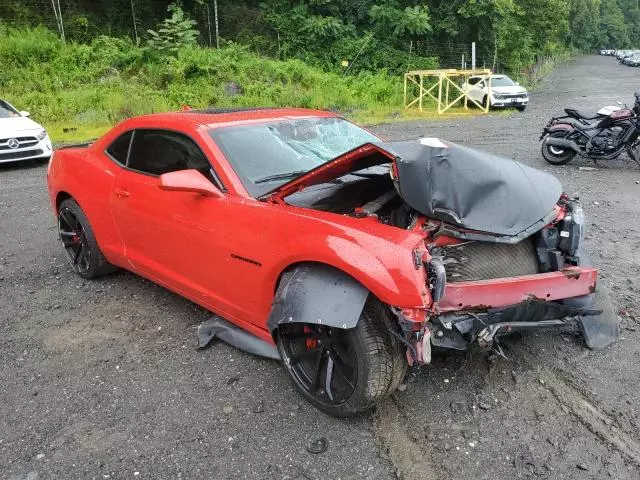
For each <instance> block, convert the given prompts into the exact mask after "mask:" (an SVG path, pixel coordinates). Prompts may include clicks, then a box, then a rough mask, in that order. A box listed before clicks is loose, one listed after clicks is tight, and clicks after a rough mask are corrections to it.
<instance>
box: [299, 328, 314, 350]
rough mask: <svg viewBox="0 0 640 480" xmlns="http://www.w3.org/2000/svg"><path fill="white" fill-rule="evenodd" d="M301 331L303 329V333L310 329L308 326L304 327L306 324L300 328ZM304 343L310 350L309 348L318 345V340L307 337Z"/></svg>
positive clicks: (308, 331) (309, 331)
mask: <svg viewBox="0 0 640 480" xmlns="http://www.w3.org/2000/svg"><path fill="white" fill-rule="evenodd" d="M302 331H303V332H304V333H311V329H310V328H309V327H306V326H305V327H304V328H303V330H302ZM305 345H306V346H307V348H308V349H309V350H311V349H313V348H316V347H317V346H318V341H317V340H313V339H311V338H308V339H307V340H306V341H305Z"/></svg>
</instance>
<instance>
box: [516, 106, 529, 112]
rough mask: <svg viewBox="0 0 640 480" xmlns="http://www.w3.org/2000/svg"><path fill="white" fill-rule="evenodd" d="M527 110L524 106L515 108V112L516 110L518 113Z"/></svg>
mask: <svg viewBox="0 0 640 480" xmlns="http://www.w3.org/2000/svg"><path fill="white" fill-rule="evenodd" d="M526 109H527V106H526V105H523V106H521V107H516V110H518V111H519V112H524V111H525V110H526Z"/></svg>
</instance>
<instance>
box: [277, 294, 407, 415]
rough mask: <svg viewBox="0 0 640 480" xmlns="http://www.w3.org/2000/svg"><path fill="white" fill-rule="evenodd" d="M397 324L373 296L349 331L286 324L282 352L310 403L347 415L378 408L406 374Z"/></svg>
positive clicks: (282, 331)
mask: <svg viewBox="0 0 640 480" xmlns="http://www.w3.org/2000/svg"><path fill="white" fill-rule="evenodd" d="M394 327H395V328H397V326H396V325H394V324H393V320H392V318H391V315H390V312H389V310H388V308H387V307H386V305H383V304H381V303H380V302H379V301H378V300H376V299H375V298H373V297H369V299H368V300H367V303H366V304H365V307H364V309H363V311H362V313H361V315H360V319H359V320H358V324H357V325H356V326H355V327H354V328H351V329H348V330H343V329H340V328H333V327H328V326H325V325H315V324H286V325H282V326H281V327H280V328H279V329H278V331H277V345H278V351H279V352H280V356H281V358H282V361H283V364H284V367H285V369H286V370H287V372H288V373H289V375H290V376H291V378H292V380H293V382H294V384H295V385H296V387H297V389H298V391H299V392H300V393H301V394H302V396H303V397H305V399H306V400H307V401H309V403H311V404H312V405H313V406H315V407H316V408H317V409H318V410H321V411H323V412H324V413H326V414H328V415H331V416H334V417H348V416H352V415H356V414H358V413H361V412H364V411H366V410H369V409H371V408H372V407H374V406H375V405H376V404H377V403H379V402H380V401H381V400H382V399H384V398H385V397H387V396H388V395H390V394H391V393H393V392H394V391H395V390H396V389H397V388H398V385H400V383H401V382H402V380H403V379H404V376H405V374H406V371H407V360H406V357H405V354H404V348H403V345H402V343H401V342H400V341H399V340H398V339H397V338H396V337H395V336H394V335H393V334H392V333H391V332H390V331H389V328H394ZM336 354H339V355H338V356H336ZM327 386H328V389H327V388H326V387H327Z"/></svg>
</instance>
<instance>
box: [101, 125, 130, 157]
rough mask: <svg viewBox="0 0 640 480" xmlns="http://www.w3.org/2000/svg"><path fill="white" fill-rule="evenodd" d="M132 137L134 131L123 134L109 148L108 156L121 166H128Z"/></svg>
mask: <svg viewBox="0 0 640 480" xmlns="http://www.w3.org/2000/svg"><path fill="white" fill-rule="evenodd" d="M132 136H133V131H129V132H126V133H123V134H122V135H120V136H119V137H118V138H116V139H115V140H114V141H113V143H112V144H111V145H109V146H108V147H107V150H106V152H107V154H108V155H109V156H110V157H111V158H112V159H113V160H115V161H116V162H118V163H119V164H121V165H126V164H127V157H128V156H129V147H130V145H131V137H132Z"/></svg>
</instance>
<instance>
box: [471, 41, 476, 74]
mask: <svg viewBox="0 0 640 480" xmlns="http://www.w3.org/2000/svg"><path fill="white" fill-rule="evenodd" d="M475 69H476V42H471V70H475Z"/></svg>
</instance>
